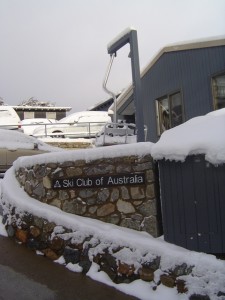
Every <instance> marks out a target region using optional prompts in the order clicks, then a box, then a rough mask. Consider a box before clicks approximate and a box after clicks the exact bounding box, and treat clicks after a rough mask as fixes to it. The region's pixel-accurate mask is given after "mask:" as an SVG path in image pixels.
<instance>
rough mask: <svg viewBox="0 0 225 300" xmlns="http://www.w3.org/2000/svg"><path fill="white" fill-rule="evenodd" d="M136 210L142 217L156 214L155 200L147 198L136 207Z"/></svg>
mask: <svg viewBox="0 0 225 300" xmlns="http://www.w3.org/2000/svg"><path fill="white" fill-rule="evenodd" d="M138 211H139V212H140V213H141V214H142V215H143V216H144V217H150V216H155V215H156V200H148V201H146V202H144V203H143V204H142V205H140V206H139V207H138Z"/></svg>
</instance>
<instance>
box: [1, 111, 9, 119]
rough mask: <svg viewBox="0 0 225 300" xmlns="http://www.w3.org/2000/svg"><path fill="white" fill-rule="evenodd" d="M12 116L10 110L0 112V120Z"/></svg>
mask: <svg viewBox="0 0 225 300" xmlns="http://www.w3.org/2000/svg"><path fill="white" fill-rule="evenodd" d="M10 116H11V114H10V112H9V111H8V110H0V118H5V117H10Z"/></svg>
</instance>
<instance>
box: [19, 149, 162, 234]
mask: <svg viewBox="0 0 225 300" xmlns="http://www.w3.org/2000/svg"><path fill="white" fill-rule="evenodd" d="M16 177H17V179H18V181H19V183H20V185H21V186H22V187H23V188H24V191H25V192H26V193H27V194H28V195H29V196H31V197H33V198H35V199H37V200H39V201H41V202H44V203H47V204H49V205H53V206H56V207H58V208H60V209H61V210H63V211H65V212H68V213H72V214H75V215H80V216H83V217H89V218H94V219H98V220H101V221H104V222H107V223H112V224H115V225H119V226H122V227H127V228H131V229H135V230H139V231H146V232H148V233H150V234H151V235H152V236H154V237H157V236H159V234H160V232H159V228H160V226H159V224H160V217H158V216H157V211H158V207H157V205H158V203H157V198H156V190H157V187H156V180H155V175H154V164H153V160H152V157H151V155H150V154H145V155H138V154H135V155H127V156H126V155H125V156H124V155H122V156H121V157H113V158H107V157H106V158H99V159H94V160H91V161H89V162H87V161H85V160H84V159H78V160H74V161H62V162H58V163H57V162H55V163H43V164H34V165H33V166H30V165H29V166H28V167H20V168H18V169H17V171H16Z"/></svg>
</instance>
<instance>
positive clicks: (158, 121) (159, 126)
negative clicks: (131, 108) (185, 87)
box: [155, 89, 185, 136]
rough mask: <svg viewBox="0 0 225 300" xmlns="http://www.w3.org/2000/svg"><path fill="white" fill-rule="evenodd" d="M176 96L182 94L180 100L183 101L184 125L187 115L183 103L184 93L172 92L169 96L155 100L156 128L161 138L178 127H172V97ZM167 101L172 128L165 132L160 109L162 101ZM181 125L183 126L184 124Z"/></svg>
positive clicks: (182, 116)
mask: <svg viewBox="0 0 225 300" xmlns="http://www.w3.org/2000/svg"><path fill="white" fill-rule="evenodd" d="M176 94H180V100H181V110H182V111H181V118H182V123H184V121H185V114H184V102H183V94H182V91H181V90H180V89H179V90H175V91H173V92H170V93H168V94H165V95H163V96H161V97H158V98H157V99H156V100H155V107H156V128H157V135H158V136H161V135H162V133H163V132H164V131H166V130H168V129H170V128H174V127H176V126H173V127H172V116H171V108H172V97H173V96H174V95H176ZM164 99H167V100H168V107H169V126H170V128H168V129H165V130H163V129H162V122H161V120H162V117H161V113H160V109H159V104H160V102H161V101H162V100H164ZM182 123H181V124H182Z"/></svg>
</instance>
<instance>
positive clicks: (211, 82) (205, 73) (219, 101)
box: [111, 37, 225, 142]
mask: <svg viewBox="0 0 225 300" xmlns="http://www.w3.org/2000/svg"><path fill="white" fill-rule="evenodd" d="M141 85H142V99H141V100H140V105H141V106H142V107H143V115H144V124H145V125H146V126H147V140H149V141H152V142H156V141H157V140H158V139H159V137H160V135H161V134H162V133H163V131H164V130H167V129H170V128H172V127H175V126H177V125H179V124H181V123H183V122H185V121H187V120H189V119H191V118H193V117H196V116H200V115H204V114H206V113H208V112H210V111H212V110H215V109H219V108H223V107H225V37H221V38H215V39H210V40H204V41H196V42H187V43H183V44H177V45H172V46H168V47H165V48H163V49H162V50H161V51H160V52H159V53H158V54H157V55H156V57H155V58H154V59H153V60H152V61H151V62H150V63H149V64H148V65H147V66H146V68H145V69H144V70H143V71H142V72H141ZM111 109H113V106H112V107H111ZM117 116H118V119H123V120H126V121H127V122H135V107H134V101H133V90H132V86H129V87H128V88H127V89H126V90H125V91H124V92H123V93H122V94H121V95H120V96H119V97H118V100H117Z"/></svg>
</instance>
